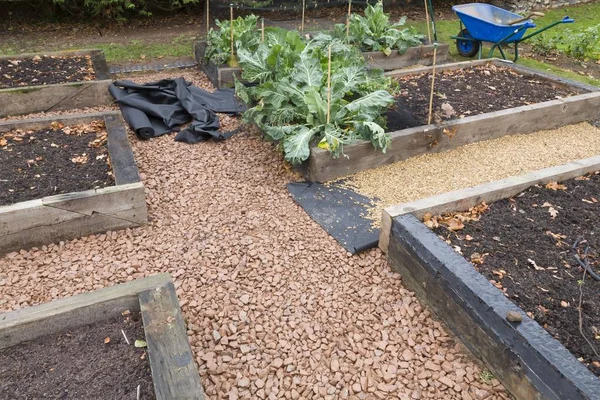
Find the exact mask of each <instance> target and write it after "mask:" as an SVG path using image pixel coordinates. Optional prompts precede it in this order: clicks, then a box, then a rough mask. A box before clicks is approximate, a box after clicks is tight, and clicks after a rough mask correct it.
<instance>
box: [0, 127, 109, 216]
mask: <svg viewBox="0 0 600 400" xmlns="http://www.w3.org/2000/svg"><path fill="white" fill-rule="evenodd" d="M80 127H81V126H80ZM63 129H66V130H67V131H69V129H73V128H63ZM63 129H57V130H53V129H44V130H40V131H36V132H28V133H23V132H21V133H18V132H12V133H9V134H4V135H0V166H2V167H1V168H0V205H6V204H13V203H17V202H20V201H26V200H33V199H38V198H42V197H45V196H52V195H55V194H62V193H69V192H80V191H83V190H89V189H94V188H101V187H106V186H111V185H114V179H113V177H112V172H111V169H110V166H109V164H108V162H109V161H108V149H107V148H106V145H105V144H102V145H100V146H99V147H92V146H90V143H91V142H93V141H94V140H96V139H97V138H100V140H102V138H104V137H105V135H106V132H104V131H102V130H101V128H100V127H98V126H97V125H89V126H85V127H84V128H81V129H88V131H91V133H83V134H73V133H72V134H70V135H67V134H66V133H65V131H64V130H63ZM95 131H98V132H95ZM100 143H102V142H100ZM82 161H85V162H82Z"/></svg>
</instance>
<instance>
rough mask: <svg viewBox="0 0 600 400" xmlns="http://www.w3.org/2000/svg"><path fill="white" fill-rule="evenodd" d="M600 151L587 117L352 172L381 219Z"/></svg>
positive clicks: (598, 134) (352, 182)
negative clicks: (388, 211) (399, 207)
mask: <svg viewBox="0 0 600 400" xmlns="http://www.w3.org/2000/svg"><path fill="white" fill-rule="evenodd" d="M597 154H600V129H598V128H595V127H594V126H592V125H590V124H589V123H587V122H584V123H580V124H577V125H568V126H565V127H562V128H558V129H554V130H545V131H538V132H535V133H531V134H526V135H513V136H505V137H502V138H499V139H494V140H488V141H485V142H479V143H473V144H469V145H466V146H462V147H460V148H457V149H454V150H450V151H446V152H442V153H432V154H424V155H421V156H418V157H413V158H410V159H408V160H405V161H401V162H397V163H394V164H390V165H386V166H383V167H380V168H377V169H372V170H368V171H364V172H360V173H358V174H355V175H352V176H351V177H349V180H348V181H347V182H346V184H347V185H348V186H351V187H352V188H354V189H355V190H357V191H358V192H359V193H361V194H363V195H366V196H369V197H372V198H376V199H377V200H375V202H374V203H375V206H374V208H373V209H372V210H371V211H370V213H369V218H371V219H372V220H373V221H374V223H375V224H376V225H377V224H379V221H380V220H381V212H382V210H383V209H384V208H385V207H388V206H391V205H396V204H401V203H405V202H408V201H413V200H417V199H422V198H424V197H429V196H433V195H436V194H440V193H445V192H449V191H452V190H458V189H464V188H467V187H471V186H475V185H479V184H481V183H485V182H491V181H495V180H499V179H504V178H508V177H510V176H514V175H520V174H524V173H527V172H530V171H535V170H538V169H542V168H547V167H551V166H554V165H560V164H565V163H567V162H570V161H574V160H577V159H582V158H587V157H592V156H594V155H597Z"/></svg>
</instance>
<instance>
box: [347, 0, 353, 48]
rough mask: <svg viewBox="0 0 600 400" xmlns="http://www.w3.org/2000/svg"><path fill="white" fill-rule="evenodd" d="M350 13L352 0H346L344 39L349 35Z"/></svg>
mask: <svg viewBox="0 0 600 400" xmlns="http://www.w3.org/2000/svg"><path fill="white" fill-rule="evenodd" d="M351 14H352V0H348V16H347V17H346V40H349V37H350V15H351Z"/></svg>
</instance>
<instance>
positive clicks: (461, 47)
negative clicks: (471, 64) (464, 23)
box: [456, 29, 479, 58]
mask: <svg viewBox="0 0 600 400" xmlns="http://www.w3.org/2000/svg"><path fill="white" fill-rule="evenodd" d="M458 36H460V37H464V38H472V36H471V34H470V33H469V31H468V30H466V29H463V30H462V31H460V32H459V33H458ZM456 50H458V54H460V55H461V56H463V57H469V58H470V57H474V56H475V55H476V54H477V53H478V52H479V42H477V41H475V40H461V39H456Z"/></svg>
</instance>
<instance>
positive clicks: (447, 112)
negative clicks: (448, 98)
mask: <svg viewBox="0 0 600 400" xmlns="http://www.w3.org/2000/svg"><path fill="white" fill-rule="evenodd" d="M442 113H443V114H444V116H445V117H447V118H450V117H452V116H453V115H454V114H456V111H454V107H452V105H451V104H450V103H442Z"/></svg>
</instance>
